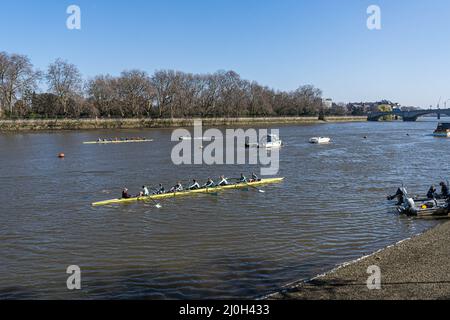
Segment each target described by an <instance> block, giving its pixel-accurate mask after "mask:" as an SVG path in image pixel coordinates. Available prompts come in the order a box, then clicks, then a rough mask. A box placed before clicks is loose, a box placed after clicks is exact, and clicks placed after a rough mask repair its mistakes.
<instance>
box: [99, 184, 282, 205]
mask: <svg viewBox="0 0 450 320" xmlns="http://www.w3.org/2000/svg"><path fill="white" fill-rule="evenodd" d="M283 180H284V178H271V179H261V180H260V181H255V182H249V183H237V184H230V185H227V186H219V187H213V188H205V189H197V190H186V191H181V192H170V193H164V194H154V195H151V196H147V197H135V198H129V199H112V200H106V201H100V202H94V203H92V205H93V206H105V205H109V204H124V203H131V202H136V201H151V200H158V199H167V198H174V197H181V196H187V195H191V194H199V193H215V192H217V191H222V190H229V189H242V188H246V187H249V186H250V187H257V186H262V185H266V184H272V183H280V182H282V181H283Z"/></svg>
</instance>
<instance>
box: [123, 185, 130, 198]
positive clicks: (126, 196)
mask: <svg viewBox="0 0 450 320" xmlns="http://www.w3.org/2000/svg"><path fill="white" fill-rule="evenodd" d="M130 198H132V196H131V195H130V194H129V193H128V189H127V188H124V189H123V190H122V199H130Z"/></svg>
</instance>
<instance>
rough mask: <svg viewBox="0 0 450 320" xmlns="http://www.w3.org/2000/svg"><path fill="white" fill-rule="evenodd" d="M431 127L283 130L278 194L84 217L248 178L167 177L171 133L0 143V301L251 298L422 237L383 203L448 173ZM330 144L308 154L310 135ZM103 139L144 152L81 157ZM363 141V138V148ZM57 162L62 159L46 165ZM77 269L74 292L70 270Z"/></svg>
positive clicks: (20, 137)
mask: <svg viewBox="0 0 450 320" xmlns="http://www.w3.org/2000/svg"><path fill="white" fill-rule="evenodd" d="M436 122H437V120H435V119H431V118H424V119H421V121H419V122H416V123H403V122H385V123H336V124H320V125H299V126H281V127H278V126H273V127H270V128H279V129H280V136H281V138H282V140H283V141H284V142H285V144H286V146H285V147H284V148H283V149H282V150H281V151H280V172H279V175H280V176H284V177H286V180H285V182H283V183H281V184H277V185H271V186H265V187H263V189H264V190H265V191H266V192H265V193H258V192H257V191H256V190H254V189H249V190H241V191H237V190H233V191H227V192H222V193H219V194H218V195H217V196H214V195H198V196H194V197H185V198H176V199H168V200H165V201H162V202H161V204H162V206H163V207H162V208H161V209H157V208H155V206H154V204H153V203H135V204H130V205H121V206H107V207H97V208H93V207H91V205H90V204H91V203H92V202H94V201H100V200H106V199H110V198H115V197H117V196H119V195H120V192H121V188H122V187H123V186H127V187H128V188H130V190H131V191H132V192H133V193H135V192H138V190H139V188H140V186H141V185H142V184H150V185H156V184H157V183H159V182H165V184H166V186H168V185H169V184H173V183H174V182H176V181H177V180H179V179H182V180H183V181H188V180H189V179H191V178H192V177H196V178H199V179H203V178H206V177H208V176H212V177H217V176H218V175H219V174H225V175H227V176H229V177H230V176H231V177H235V176H237V175H238V174H239V173H240V172H241V171H243V172H250V171H252V170H256V169H258V168H257V167H256V166H249V165H232V166H230V165H222V166H217V165H216V166H201V165H197V166H195V165H192V166H175V165H173V164H172V162H171V157H170V155H171V150H172V148H173V146H174V145H175V143H173V142H170V136H171V133H172V130H168V129H148V130H122V131H108V130H98V131H80V132H56V133H14V134H11V133H3V134H0V150H1V151H0V152H1V154H0V185H1V189H0V190H1V192H0V203H1V206H0V220H1V224H0V298H20V299H25V298H31V299H44V298H55V299H108V298H113V299H168V298H169V299H183V298H193V299H203V298H255V297H260V296H262V295H265V294H267V293H270V292H272V291H273V290H276V289H278V288H280V286H283V285H285V284H287V283H290V282H292V281H294V280H299V279H306V278H310V277H312V276H314V275H317V274H319V273H322V272H324V271H327V270H329V269H331V268H333V267H334V266H336V265H337V264H340V263H343V262H345V261H348V260H352V259H355V258H358V257H360V256H362V255H364V254H368V253H371V252H373V251H375V250H377V249H380V248H383V247H385V246H387V245H390V244H392V243H395V242H397V241H399V240H401V239H404V238H407V237H410V236H412V235H415V234H418V233H421V232H423V231H424V230H426V229H428V228H430V227H432V226H434V225H435V224H436V223H438V222H436V221H429V220H415V219H411V218H405V217H399V216H397V215H396V214H395V212H394V210H393V207H392V205H391V204H389V203H387V201H386V200H385V198H386V195H387V194H388V193H392V192H395V190H396V188H397V187H398V186H399V185H400V184H401V183H404V184H405V185H407V186H408V187H409V190H410V192H411V193H425V192H426V191H427V189H428V186H429V185H430V184H431V183H438V182H439V181H440V180H442V179H446V178H447V175H448V172H449V164H448V159H449V150H450V149H449V147H448V146H449V143H450V141H449V140H447V139H439V138H433V137H431V136H429V134H430V133H431V132H432V131H433V130H434V128H435V127H436ZM317 135H322V136H331V137H332V138H333V140H334V142H333V143H332V144H330V145H321V146H318V145H309V144H308V139H309V138H310V137H312V136H317ZM99 136H101V137H115V136H146V137H149V138H152V139H154V140H155V141H154V142H152V143H137V144H119V145H83V144H82V142H83V141H89V140H96V139H97V138H98V137H99ZM364 136H367V139H364V138H363V137H364ZM59 152H64V153H65V154H66V158H65V159H58V158H57V157H56V154H58V153H59ZM69 265H78V266H79V267H80V268H81V286H82V289H81V290H79V291H69V290H68V289H67V287H66V279H67V277H68V276H69V275H68V274H66V268H67V267H68V266H69Z"/></svg>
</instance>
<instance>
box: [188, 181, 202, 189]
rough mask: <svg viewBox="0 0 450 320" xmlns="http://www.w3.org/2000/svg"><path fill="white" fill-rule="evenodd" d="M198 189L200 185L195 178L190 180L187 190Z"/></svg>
mask: <svg viewBox="0 0 450 320" xmlns="http://www.w3.org/2000/svg"><path fill="white" fill-rule="evenodd" d="M197 189H200V185H199V184H198V182H197V180H195V179H193V180H192V185H191V186H190V187H189V190H197Z"/></svg>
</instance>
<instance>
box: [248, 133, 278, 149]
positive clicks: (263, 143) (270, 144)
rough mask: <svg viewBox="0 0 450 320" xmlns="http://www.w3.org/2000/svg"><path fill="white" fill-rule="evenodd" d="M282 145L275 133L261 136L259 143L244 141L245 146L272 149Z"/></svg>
mask: <svg viewBox="0 0 450 320" xmlns="http://www.w3.org/2000/svg"><path fill="white" fill-rule="evenodd" d="M282 145H283V142H282V141H281V140H280V138H279V137H278V136H277V135H276V134H268V135H267V136H265V137H263V138H261V140H260V142H259V143H248V142H247V143H246V144H245V147H246V148H252V147H254V148H266V149H273V148H281V146H282Z"/></svg>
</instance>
